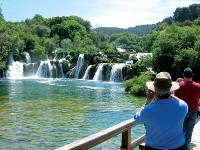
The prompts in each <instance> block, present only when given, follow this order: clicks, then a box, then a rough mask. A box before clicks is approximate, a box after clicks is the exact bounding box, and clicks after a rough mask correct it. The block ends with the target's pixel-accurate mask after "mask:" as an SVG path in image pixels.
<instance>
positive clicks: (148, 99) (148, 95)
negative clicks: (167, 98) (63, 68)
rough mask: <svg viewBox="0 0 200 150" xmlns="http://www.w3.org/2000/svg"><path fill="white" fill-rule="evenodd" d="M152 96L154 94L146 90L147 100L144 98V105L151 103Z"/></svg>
mask: <svg viewBox="0 0 200 150" xmlns="http://www.w3.org/2000/svg"><path fill="white" fill-rule="evenodd" d="M154 95H155V93H154V92H153V91H152V90H149V89H148V90H147V98H146V102H145V105H147V104H149V103H151V101H152V100H153V99H154Z"/></svg>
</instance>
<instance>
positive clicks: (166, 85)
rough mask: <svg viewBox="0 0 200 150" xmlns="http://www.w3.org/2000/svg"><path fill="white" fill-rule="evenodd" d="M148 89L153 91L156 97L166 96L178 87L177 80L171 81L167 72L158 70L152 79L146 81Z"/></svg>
mask: <svg viewBox="0 0 200 150" xmlns="http://www.w3.org/2000/svg"><path fill="white" fill-rule="evenodd" d="M146 86H147V88H148V89H150V90H152V91H154V92H155V96H156V97H157V98H161V99H162V98H167V97H169V96H170V95H171V92H172V91H175V90H177V89H178V88H179V84H178V82H172V79H171V76H170V74H169V73H168V72H160V73H158V74H157V75H156V77H155V79H154V81H148V82H147V83H146Z"/></svg>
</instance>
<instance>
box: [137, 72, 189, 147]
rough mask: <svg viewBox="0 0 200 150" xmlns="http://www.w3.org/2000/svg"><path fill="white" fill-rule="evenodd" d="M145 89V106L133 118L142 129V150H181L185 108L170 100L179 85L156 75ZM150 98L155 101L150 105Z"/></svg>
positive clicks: (168, 78) (175, 98) (179, 103)
mask: <svg viewBox="0 0 200 150" xmlns="http://www.w3.org/2000/svg"><path fill="white" fill-rule="evenodd" d="M146 86H147V87H148V89H149V90H148V92H147V99H146V105H145V106H144V107H143V108H142V110H141V111H140V112H137V113H136V114H135V115H134V119H135V121H136V122H138V123H143V124H144V125H145V129H146V135H145V150H152V149H162V150H167V149H176V150H183V149H184V143H185V137H184V134H183V122H184V118H185V116H186V114H187V111H188V107H187V104H186V103H185V102H184V101H182V100H179V99H178V98H177V97H172V96H170V95H171V92H172V91H174V90H177V89H178V88H179V84H178V83H177V82H172V80H171V76H170V75H169V73H167V72H160V73H158V74H157V75H156V78H155V79H154V82H152V81H149V82H147V83H146ZM154 97H155V101H154V103H151V101H152V99H153V98H154Z"/></svg>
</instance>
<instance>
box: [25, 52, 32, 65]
mask: <svg viewBox="0 0 200 150" xmlns="http://www.w3.org/2000/svg"><path fill="white" fill-rule="evenodd" d="M23 54H24V57H25V63H27V64H29V63H31V57H30V55H29V53H28V52H23Z"/></svg>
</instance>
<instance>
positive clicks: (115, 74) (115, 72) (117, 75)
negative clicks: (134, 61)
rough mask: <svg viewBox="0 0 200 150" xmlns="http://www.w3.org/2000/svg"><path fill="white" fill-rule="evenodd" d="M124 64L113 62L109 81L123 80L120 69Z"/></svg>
mask: <svg viewBox="0 0 200 150" xmlns="http://www.w3.org/2000/svg"><path fill="white" fill-rule="evenodd" d="M124 66H125V64H114V65H113V66H112V69H111V74H110V81H113V82H119V81H123V73H122V69H123V67H124Z"/></svg>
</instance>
